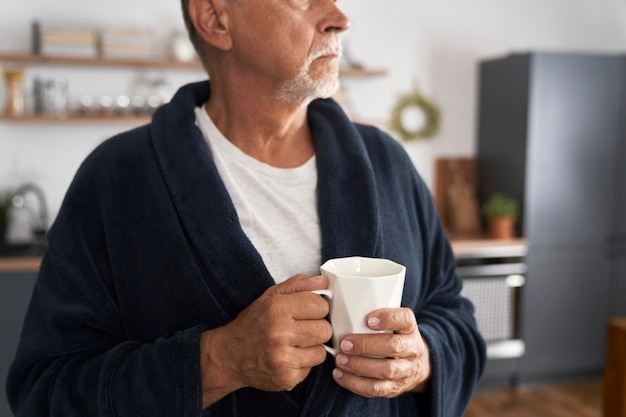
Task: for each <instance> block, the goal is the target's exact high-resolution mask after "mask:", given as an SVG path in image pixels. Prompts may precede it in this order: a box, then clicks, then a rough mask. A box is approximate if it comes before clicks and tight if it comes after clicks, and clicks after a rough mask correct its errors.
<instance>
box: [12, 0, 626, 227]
mask: <svg viewBox="0 0 626 417" xmlns="http://www.w3.org/2000/svg"><path fill="white" fill-rule="evenodd" d="M338 4H339V5H340V7H342V8H343V9H344V11H345V12H346V13H347V14H348V16H349V17H350V18H351V19H352V22H353V25H352V28H351V29H350V30H349V31H348V32H347V33H346V35H345V41H346V45H347V48H348V49H349V51H350V53H351V56H352V58H353V60H354V61H358V62H360V63H361V64H363V65H364V66H366V67H375V68H384V69H387V71H388V75H387V76H386V77H380V78H374V79H359V80H354V79H348V80H344V81H343V87H344V88H345V89H346V90H347V91H348V92H349V94H350V103H349V108H350V111H351V113H352V115H353V116H355V117H358V118H360V119H370V120H373V121H380V120H385V119H388V117H389V114H390V111H391V109H392V107H393V104H394V101H395V100H396V99H397V97H398V95H400V94H402V93H406V92H408V91H410V90H411V88H412V86H414V85H416V86H417V87H418V88H419V89H420V91H422V93H424V94H425V95H426V96H428V97H430V98H432V99H433V100H434V101H435V102H437V103H438V104H439V106H440V108H441V109H442V117H443V122H442V128H441V130H440V132H439V134H438V135H437V136H436V137H435V138H433V139H430V140H426V141H421V142H412V143H408V144H406V149H407V151H408V152H409V154H410V155H411V157H412V159H413V161H414V163H415V165H416V167H417V169H418V170H419V171H420V173H421V174H422V175H423V177H424V178H425V180H426V182H427V184H429V185H431V184H432V182H433V175H432V169H433V161H434V159H435V158H436V157H438V156H444V155H445V156H451V155H455V156H468V155H472V154H474V151H475V145H474V142H475V130H476V127H475V113H476V108H475V107H476V66H477V62H478V61H479V60H480V59H484V58H490V57H496V56H500V55H504V54H509V53H515V52H523V51H528V50H531V49H532V50H549V51H555V50H567V51H585V52H591V51H599V52H610V53H625V54H626V0H472V1H466V0H390V1H381V0H339V2H338ZM37 18H40V19H44V20H56V21H58V20H61V21H76V20H79V21H85V22H89V23H95V24H133V25H147V26H152V27H155V28H158V30H159V33H160V34H161V36H162V38H163V39H165V36H166V35H167V34H168V33H170V31H171V30H173V29H175V28H181V27H182V19H181V17H180V12H179V2H178V0H169V1H165V0H132V1H126V0H108V1H97V2H96V1H93V2H85V1H84V0H82V1H79V0H56V1H54V2H50V1H48V0H26V1H24V0H0V50H1V51H15V50H22V51H25V50H27V49H28V48H29V42H30V34H29V27H30V22H31V21H32V20H33V19H37ZM35 72H38V73H40V74H43V75H45V76H53V75H69V76H70V78H71V82H72V84H71V89H72V90H71V93H74V94H77V93H78V92H90V93H92V94H99V93H100V94H102V93H105V92H108V93H111V94H121V93H123V92H124V91H125V89H128V88H129V85H130V84H131V83H132V80H133V79H134V77H136V76H137V72H136V71H131V70H110V69H109V70H96V69H88V70H76V69H68V68H50V67H46V68H37V69H32V70H31V71H30V73H29V76H30V77H32V76H33V74H34V73H35ZM155 75H164V76H166V77H167V79H168V80H169V83H170V86H171V88H175V87H176V86H178V85H181V84H183V83H186V82H188V81H191V80H195V79H199V78H200V77H201V76H202V74H200V73H173V72H165V73H161V74H159V73H155ZM3 93H4V91H3V89H2V87H0V107H1V106H2V103H3V99H2V98H3V96H4V94H3ZM129 127H130V126H129V125H124V124H92V125H81V124H72V125H65V124H54V125H49V124H48V125H47V124H37V125H26V124H7V123H0V189H1V188H4V187H7V186H15V185H17V184H19V183H21V182H25V181H35V182H37V183H39V184H41V185H42V186H43V187H44V189H45V191H46V193H47V195H48V199H49V205H50V212H51V215H52V216H53V217H54V216H55V215H56V213H57V212H58V208H59V206H60V204H61V201H62V198H63V194H64V193H65V190H66V189H67V186H68V185H69V182H70V181H71V178H72V176H73V174H74V172H75V170H76V169H77V167H78V165H79V164H80V162H81V161H82V159H83V158H84V157H85V156H86V154H87V153H88V152H89V151H90V150H91V149H93V148H94V147H95V146H96V145H97V144H98V143H99V142H101V141H102V140H103V139H105V138H107V137H109V136H111V135H113V134H115V133H116V132H119V131H121V130H124V129H127V128H129Z"/></svg>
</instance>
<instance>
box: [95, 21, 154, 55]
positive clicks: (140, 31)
mask: <svg viewBox="0 0 626 417" xmlns="http://www.w3.org/2000/svg"><path fill="white" fill-rule="evenodd" d="M99 52H100V55H101V56H102V57H104V58H154V57H155V56H156V55H157V44H156V39H155V36H154V32H153V31H152V30H151V29H149V28H142V27H136V26H106V27H103V28H101V29H100V38H99Z"/></svg>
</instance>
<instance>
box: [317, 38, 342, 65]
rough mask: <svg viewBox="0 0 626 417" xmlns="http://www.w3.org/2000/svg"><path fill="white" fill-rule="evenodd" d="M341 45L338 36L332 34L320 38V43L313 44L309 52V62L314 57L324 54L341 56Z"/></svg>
mask: <svg viewBox="0 0 626 417" xmlns="http://www.w3.org/2000/svg"><path fill="white" fill-rule="evenodd" d="M341 53H342V46H341V41H340V40H339V37H337V36H332V37H327V38H322V40H321V41H320V43H318V44H317V45H315V47H314V48H313V50H312V51H311V53H310V54H309V63H312V62H313V61H315V60H316V59H318V58H320V57H322V56H325V55H337V56H338V57H341Z"/></svg>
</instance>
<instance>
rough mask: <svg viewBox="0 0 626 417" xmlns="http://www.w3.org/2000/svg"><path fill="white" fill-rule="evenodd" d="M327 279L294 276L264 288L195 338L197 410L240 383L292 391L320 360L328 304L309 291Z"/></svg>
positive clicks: (327, 327) (326, 336)
mask: <svg viewBox="0 0 626 417" xmlns="http://www.w3.org/2000/svg"><path fill="white" fill-rule="evenodd" d="M327 286H328V278H326V277H325V276H317V277H314V278H311V277H308V276H306V275H296V276H294V277H291V278H290V279H288V280H287V281H285V282H282V283H280V284H277V285H275V286H273V287H271V288H269V289H268V290H267V291H266V292H265V293H263V295H261V296H260V297H259V298H258V299H256V300H255V301H254V302H253V303H252V304H250V305H249V306H248V307H247V308H246V309H245V310H243V311H242V312H241V313H240V314H239V315H238V316H237V318H236V319H235V320H233V321H232V322H230V323H229V324H227V325H226V326H224V327H219V328H216V329H212V330H208V331H206V332H204V333H203V334H202V338H201V341H200V365H201V367H202V392H203V401H202V408H206V407H209V406H210V405H212V404H214V403H215V402H217V401H218V400H220V399H221V398H223V397H224V396H226V395H228V394H229V393H231V392H233V391H235V390H237V389H239V388H243V387H253V388H257V389H260V390H264V391H284V390H291V389H293V388H294V387H295V386H296V385H297V384H299V383H300V382H302V381H303V380H304V379H305V378H306V376H307V375H308V374H309V372H310V371H311V368H312V367H313V366H317V365H319V364H321V363H322V362H324V360H325V358H326V351H325V350H324V347H323V346H322V343H324V342H326V341H327V340H329V339H330V337H331V336H332V328H331V326H330V323H328V321H326V320H324V318H325V317H326V315H327V314H328V303H327V302H326V300H324V299H323V298H322V297H320V296H319V295H317V294H314V293H312V292H310V291H313V290H319V289H324V288H326V287H327Z"/></svg>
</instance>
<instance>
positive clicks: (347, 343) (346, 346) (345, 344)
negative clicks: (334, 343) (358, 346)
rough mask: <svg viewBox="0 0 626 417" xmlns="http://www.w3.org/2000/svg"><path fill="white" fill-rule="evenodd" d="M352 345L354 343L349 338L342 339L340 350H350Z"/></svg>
mask: <svg viewBox="0 0 626 417" xmlns="http://www.w3.org/2000/svg"><path fill="white" fill-rule="evenodd" d="M353 347H354V345H353V344H352V342H351V341H349V340H344V341H343V342H341V350H342V351H344V352H349V351H351V350H352V348H353Z"/></svg>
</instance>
